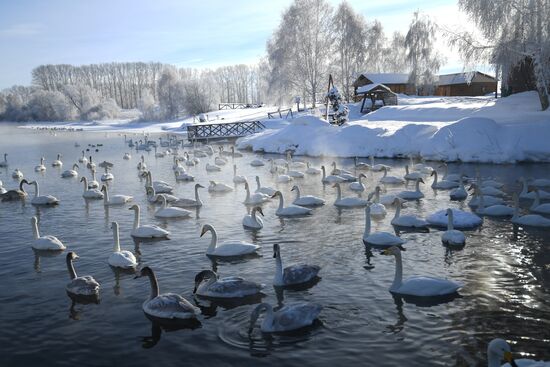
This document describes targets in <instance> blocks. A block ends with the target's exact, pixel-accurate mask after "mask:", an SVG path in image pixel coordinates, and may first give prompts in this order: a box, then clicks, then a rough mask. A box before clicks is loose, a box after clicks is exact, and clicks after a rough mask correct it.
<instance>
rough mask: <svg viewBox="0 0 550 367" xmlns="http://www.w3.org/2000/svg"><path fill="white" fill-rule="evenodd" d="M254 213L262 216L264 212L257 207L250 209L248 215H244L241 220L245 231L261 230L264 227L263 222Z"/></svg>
mask: <svg viewBox="0 0 550 367" xmlns="http://www.w3.org/2000/svg"><path fill="white" fill-rule="evenodd" d="M256 213H260V214H261V215H262V216H263V215H264V212H263V211H262V208H260V207H259V206H255V207H254V208H252V211H251V212H250V214H246V215H245V216H244V218H243V227H244V228H246V229H262V228H263V227H264V221H263V220H262V218H260V217H258V216H257V215H256Z"/></svg>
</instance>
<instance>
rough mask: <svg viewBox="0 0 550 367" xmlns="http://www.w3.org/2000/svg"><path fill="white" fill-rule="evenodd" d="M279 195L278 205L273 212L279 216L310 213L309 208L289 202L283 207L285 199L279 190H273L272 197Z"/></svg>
mask: <svg viewBox="0 0 550 367" xmlns="http://www.w3.org/2000/svg"><path fill="white" fill-rule="evenodd" d="M277 196H278V197H279V207H278V208H277V210H276V211H275V214H276V215H278V216H280V217H293V216H302V215H308V214H311V209H308V208H304V207H303V206H299V205H294V204H290V205H289V206H287V207H285V199H284V197H283V194H282V193H281V192H280V191H275V193H274V194H273V196H271V197H272V198H276V197H277Z"/></svg>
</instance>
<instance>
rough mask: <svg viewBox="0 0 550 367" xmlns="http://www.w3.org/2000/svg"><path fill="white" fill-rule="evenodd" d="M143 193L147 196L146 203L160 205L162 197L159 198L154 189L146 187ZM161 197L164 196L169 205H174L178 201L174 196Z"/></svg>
mask: <svg viewBox="0 0 550 367" xmlns="http://www.w3.org/2000/svg"><path fill="white" fill-rule="evenodd" d="M145 193H146V194H147V201H148V202H150V203H151V204H156V203H160V204H162V197H160V195H158V194H157V193H156V192H155V188H154V187H152V186H146V187H145ZM162 195H164V197H165V198H166V201H167V202H169V203H174V202H176V201H177V200H179V199H178V197H177V196H174V195H170V194H162Z"/></svg>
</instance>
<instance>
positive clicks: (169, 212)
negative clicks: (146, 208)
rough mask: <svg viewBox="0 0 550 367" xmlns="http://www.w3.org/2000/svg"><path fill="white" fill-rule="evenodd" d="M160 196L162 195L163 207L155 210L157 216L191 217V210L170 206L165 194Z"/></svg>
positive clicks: (165, 217)
mask: <svg viewBox="0 0 550 367" xmlns="http://www.w3.org/2000/svg"><path fill="white" fill-rule="evenodd" d="M158 196H160V197H161V200H162V207H161V208H160V209H158V210H157V211H156V212H155V217H156V218H164V219H171V218H189V217H190V216H191V212H190V211H189V210H185V209H183V208H178V207H170V206H168V202H167V201H166V196H164V195H163V194H158Z"/></svg>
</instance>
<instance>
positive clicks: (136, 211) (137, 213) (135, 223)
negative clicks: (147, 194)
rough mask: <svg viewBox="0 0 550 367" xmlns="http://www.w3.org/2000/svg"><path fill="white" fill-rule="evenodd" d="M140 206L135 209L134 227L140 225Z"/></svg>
mask: <svg viewBox="0 0 550 367" xmlns="http://www.w3.org/2000/svg"><path fill="white" fill-rule="evenodd" d="M139 211H140V210H139V206H138V207H136V208H135V209H134V229H137V228H138V227H139V214H140V213H139Z"/></svg>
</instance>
